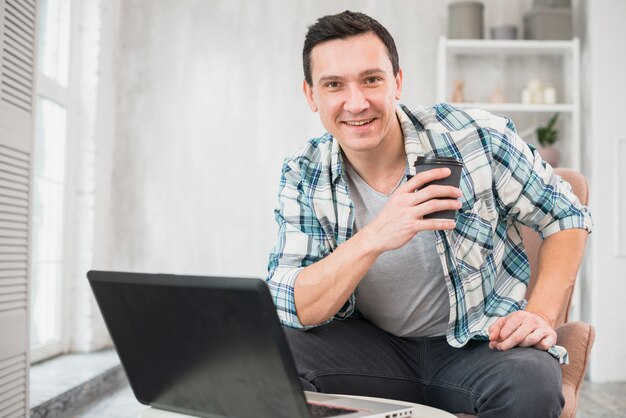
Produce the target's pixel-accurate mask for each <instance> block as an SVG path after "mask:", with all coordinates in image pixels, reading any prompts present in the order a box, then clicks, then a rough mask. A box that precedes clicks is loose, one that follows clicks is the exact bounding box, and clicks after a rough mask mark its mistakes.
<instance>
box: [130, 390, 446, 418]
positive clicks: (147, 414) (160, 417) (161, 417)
mask: <svg viewBox="0 0 626 418" xmlns="http://www.w3.org/2000/svg"><path fill="white" fill-rule="evenodd" d="M340 396H345V397H346V398H358V399H368V400H373V401H377V402H391V403H395V404H400V405H407V406H412V407H413V418H456V417H455V416H454V415H452V414H450V413H448V412H446V411H442V410H441V409H437V408H433V407H430V406H426V405H420V404H416V403H410V402H402V401H395V400H391V399H382V398H368V397H365V396H351V395H340ZM190 417H191V416H190V415H185V414H179V413H176V412H170V411H163V410H162V409H156V408H150V407H148V408H146V410H145V411H142V412H141V413H140V414H139V417H138V418H190Z"/></svg>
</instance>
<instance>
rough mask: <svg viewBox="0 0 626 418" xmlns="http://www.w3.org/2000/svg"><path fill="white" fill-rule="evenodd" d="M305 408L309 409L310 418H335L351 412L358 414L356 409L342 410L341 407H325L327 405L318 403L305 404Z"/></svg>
mask: <svg viewBox="0 0 626 418" xmlns="http://www.w3.org/2000/svg"><path fill="white" fill-rule="evenodd" d="M307 406H308V407H309V413H310V414H311V417H312V418H326V417H336V416H338V415H345V414H350V413H353V412H359V411H358V410H356V409H350V408H342V407H336V406H327V405H321V404H318V403H308V402H307Z"/></svg>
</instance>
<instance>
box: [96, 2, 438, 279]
mask: <svg viewBox="0 0 626 418" xmlns="http://www.w3.org/2000/svg"><path fill="white" fill-rule="evenodd" d="M348 8H349V9H354V10H360V11H363V12H365V13H368V14H371V15H373V16H374V17H376V18H377V19H379V20H380V21H381V22H382V23H383V24H384V25H386V26H387V27H388V28H389V30H390V32H391V33H392V35H394V36H395V38H396V40H397V43H398V47H399V52H400V61H401V65H402V66H403V67H404V71H405V91H404V93H405V94H404V97H405V98H406V102H408V103H412V104H417V103H420V102H423V103H430V102H432V101H434V99H435V90H434V85H435V83H434V80H435V79H436V74H435V63H436V55H435V54H436V46H437V39H438V37H439V36H440V35H442V34H444V33H445V28H446V25H445V18H446V14H445V13H446V4H445V3H444V2H441V1H438V0H422V1H417V2H416V1H413V0H405V1H395V2H393V3H388V2H378V1H347V2H341V3H340V4H337V2H335V1H329V0H327V1H297V2H294V1H292V0H272V1H262V2H257V1H230V0H224V1H204V0H186V1H183V2H181V1H173V0H158V1H155V0H144V1H132V2H121V10H120V14H119V19H120V21H119V27H120V33H119V44H118V49H117V51H116V52H117V59H116V63H117V65H116V68H117V74H116V79H117V87H116V90H115V91H116V95H117V100H116V102H115V104H116V107H115V118H114V120H115V121H116V122H115V128H114V136H113V137H112V138H111V141H113V142H112V153H113V154H112V164H113V166H112V178H111V190H110V196H111V198H110V208H111V212H110V213H109V216H108V218H109V219H110V223H109V224H108V230H103V231H102V232H103V234H101V235H100V236H98V237H97V240H103V242H105V243H107V245H106V249H105V250H106V252H107V254H108V258H107V259H106V260H102V264H101V267H106V268H113V269H123V270H141V271H163V272H177V273H196V274H225V275H248V276H258V277H263V276H264V275H265V271H266V263H267V255H268V252H269V250H270V248H271V246H272V245H273V243H274V239H275V223H274V219H273V208H274V206H275V203H276V192H277V187H278V180H279V176H280V169H281V162H282V160H283V158H284V157H285V155H286V154H288V153H291V152H293V151H295V150H296V149H298V148H299V147H300V146H302V145H303V144H304V142H305V141H306V139H308V138H310V137H312V136H319V135H320V134H322V133H323V130H322V127H321V124H320V123H319V121H318V117H317V115H316V114H313V113H311V112H310V111H309V110H308V107H307V106H306V103H305V100H304V97H303V96H302V93H301V84H302V78H303V76H302V69H301V68H302V67H301V66H302V64H301V50H302V43H303V39H304V34H305V31H306V27H307V25H309V24H312V23H313V22H314V21H315V20H316V19H317V18H318V17H320V16H322V15H325V14H330V13H336V12H340V11H342V10H345V9H348ZM105 219H106V217H105Z"/></svg>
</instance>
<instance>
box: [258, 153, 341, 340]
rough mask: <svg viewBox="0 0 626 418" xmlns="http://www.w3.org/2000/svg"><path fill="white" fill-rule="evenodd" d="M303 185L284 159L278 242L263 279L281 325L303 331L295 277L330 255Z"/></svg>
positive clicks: (291, 164) (294, 168) (295, 167)
mask: <svg viewBox="0 0 626 418" xmlns="http://www.w3.org/2000/svg"><path fill="white" fill-rule="evenodd" d="M306 183H307V182H306V179H303V176H301V173H300V169H299V167H298V164H297V162H296V161H294V160H292V159H286V160H285V162H284V163H283V170H282V176H281V179H280V186H279V192H278V207H277V208H276V209H275V211H274V214H275V218H276V222H277V223H278V239H277V242H276V245H275V247H274V249H273V250H272V252H271V253H270V259H269V265H268V276H267V278H266V282H267V284H268V286H269V289H270V293H271V294H272V297H273V299H274V304H275V305H276V311H277V313H278V317H279V319H280V322H281V324H282V325H284V326H287V327H291V328H296V329H303V330H304V329H308V328H312V326H304V325H302V323H300V320H299V319H298V315H297V312H296V305H295V299H294V285H295V281H296V278H297V277H298V274H299V273H300V271H301V270H302V269H303V268H304V267H307V266H309V265H311V264H313V263H315V262H317V261H319V260H321V259H322V258H324V257H325V256H327V255H328V254H329V253H330V250H329V249H328V248H327V247H326V246H325V245H324V242H325V234H324V231H323V229H322V226H321V225H320V223H319V221H318V219H317V217H316V216H315V214H314V212H313V210H312V209H311V205H310V203H309V202H308V199H307V193H306V190H308V189H309V186H308V185H307V184H306ZM329 321H330V320H329ZM320 325H321V324H320Z"/></svg>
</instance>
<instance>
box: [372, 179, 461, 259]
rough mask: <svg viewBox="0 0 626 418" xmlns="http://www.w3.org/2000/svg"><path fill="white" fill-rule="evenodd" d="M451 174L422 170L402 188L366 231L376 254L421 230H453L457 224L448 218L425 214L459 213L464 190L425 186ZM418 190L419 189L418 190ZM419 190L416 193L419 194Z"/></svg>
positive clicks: (396, 245)
mask: <svg viewBox="0 0 626 418" xmlns="http://www.w3.org/2000/svg"><path fill="white" fill-rule="evenodd" d="M449 175H450V169H448V168H437V169H434V170H429V171H423V172H421V173H419V174H417V175H416V176H414V177H412V178H411V179H410V180H409V181H407V182H406V183H405V184H403V185H402V186H401V187H399V188H398V189H397V190H396V191H395V192H394V193H393V194H392V195H391V197H390V198H389V201H388V202H387V204H386V205H385V207H384V208H383V210H382V211H381V212H380V213H379V214H378V216H377V217H376V218H374V220H373V221H372V222H370V223H369V224H368V225H367V226H365V228H363V232H365V231H367V235H368V236H370V237H372V244H373V245H375V246H376V248H375V251H376V252H378V253H383V252H385V251H389V250H395V249H397V248H400V247H402V246H403V245H405V244H406V243H407V242H409V241H410V240H411V239H412V238H413V237H414V236H415V235H416V234H417V233H418V232H420V231H442V230H450V229H454V227H455V225H456V224H455V222H454V221H453V220H448V219H424V216H425V215H428V214H431V213H433V212H438V211H440V210H457V209H459V208H460V207H461V202H460V201H459V200H458V198H459V197H461V195H462V193H461V190H460V189H458V188H456V187H453V186H439V185H432V184H431V185H430V186H428V187H425V188H422V186H424V185H425V184H427V183H429V182H431V181H433V180H438V179H443V178H446V177H448V176H449ZM418 189H419V190H418ZM416 190H417V191H416Z"/></svg>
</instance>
